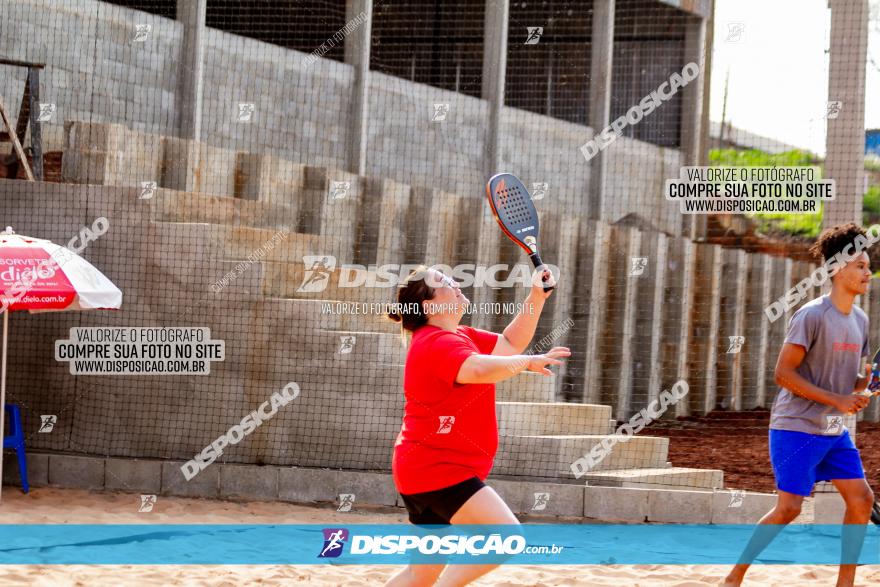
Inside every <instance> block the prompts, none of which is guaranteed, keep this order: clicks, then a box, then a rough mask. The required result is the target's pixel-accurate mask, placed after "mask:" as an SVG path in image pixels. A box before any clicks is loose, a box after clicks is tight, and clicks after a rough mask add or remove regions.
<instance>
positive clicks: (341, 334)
mask: <svg viewBox="0 0 880 587" xmlns="http://www.w3.org/2000/svg"><path fill="white" fill-rule="evenodd" d="M395 326H396V325H395ZM311 335H312V336H316V337H321V338H322V339H323V340H326V341H327V344H326V346H327V349H328V351H329V352H330V353H333V354H335V355H336V358H338V359H342V360H350V361H362V362H363V363H364V364H367V363H369V364H370V365H372V364H374V363H380V364H393V365H395V366H397V365H403V363H404V361H405V360H406V348H404V346H403V344H402V342H401V340H400V335H399V334H391V333H385V332H374V331H367V330H332V329H316V330H314V331H313V333H312V334H311Z"/></svg>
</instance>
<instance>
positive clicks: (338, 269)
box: [296, 255, 559, 293]
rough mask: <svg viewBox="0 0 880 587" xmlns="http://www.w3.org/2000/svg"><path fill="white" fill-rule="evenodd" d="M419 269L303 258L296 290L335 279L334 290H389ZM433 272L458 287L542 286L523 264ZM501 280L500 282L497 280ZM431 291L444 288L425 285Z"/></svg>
mask: <svg viewBox="0 0 880 587" xmlns="http://www.w3.org/2000/svg"><path fill="white" fill-rule="evenodd" d="M418 267H419V265H406V264H404V265H398V264H395V263H391V264H386V265H370V266H366V265H349V264H346V265H339V266H337V264H336V257H334V256H332V255H305V256H304V257H303V268H304V271H303V278H302V283H301V284H300V286H299V287H298V288H297V290H296V291H297V292H299V293H317V292H322V291H324V290H325V289H326V288H327V286H328V285H329V284H330V282H331V277H333V278H334V285H335V286H336V287H343V288H345V287H382V288H392V287H397V286H398V285H400V284H402V283H403V282H404V280H405V279H406V277H407V276H408V275H409V274H410V272H412V271H413V270H415V269H416V268H418ZM433 268H434V269H436V270H438V271H441V272H442V273H443V274H444V275H446V276H448V277H451V278H452V279H454V280H455V281H456V283H457V284H458V285H459V287H462V288H467V287H471V286H475V287H484V286H489V287H495V288H501V287H515V286H522V287H529V286H532V285H540V284H541V274H540V273H539V272H537V271H535V270H534V269H532V268H531V267H530V266H528V265H525V264H517V265H507V264H505V263H498V264H495V265H489V266H484V265H475V264H473V263H461V264H459V265H455V266H449V265H442V264H441V265H434V266H433ZM546 268H547V269H548V270H549V271H550V272H551V273H552V274H553V276H554V277H557V276H558V275H559V268H558V267H557V266H556V265H549V264H548V265H546ZM500 276H503V279H499V277H500ZM428 285H430V286H431V287H441V286H442V285H443V284H442V283H440V282H438V283H428Z"/></svg>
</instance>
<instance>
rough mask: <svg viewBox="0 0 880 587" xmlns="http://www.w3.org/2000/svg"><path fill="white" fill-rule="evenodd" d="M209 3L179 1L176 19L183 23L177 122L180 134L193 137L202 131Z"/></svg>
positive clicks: (197, 139) (192, 0) (198, 137)
mask: <svg viewBox="0 0 880 587" xmlns="http://www.w3.org/2000/svg"><path fill="white" fill-rule="evenodd" d="M207 7H208V0H188V1H186V2H182V1H181V2H178V3H177V20H179V21H180V22H181V23H182V24H183V42H182V45H181V51H180V88H179V94H178V108H177V111H178V117H179V118H178V121H177V125H178V129H179V132H180V136H181V137H183V138H185V139H192V140H194V141H200V140H201V134H202V92H203V88H204V71H205V13H206V11H207Z"/></svg>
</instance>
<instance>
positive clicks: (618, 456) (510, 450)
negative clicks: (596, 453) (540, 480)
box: [494, 434, 669, 479]
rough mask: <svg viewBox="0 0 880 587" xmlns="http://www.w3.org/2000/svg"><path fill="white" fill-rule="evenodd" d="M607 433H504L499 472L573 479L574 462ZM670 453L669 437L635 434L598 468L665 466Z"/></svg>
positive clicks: (621, 443) (499, 452)
mask: <svg viewBox="0 0 880 587" xmlns="http://www.w3.org/2000/svg"><path fill="white" fill-rule="evenodd" d="M609 436H610V435H607V434H567V435H535V436H501V437H500V438H499V446H498V455H497V456H496V458H495V469H494V471H495V473H496V474H498V475H524V476H531V477H546V478H554V479H572V478H574V474H573V473H572V470H571V464H572V463H573V462H575V461H576V460H577V459H579V458H581V457H583V456H584V455H585V454H588V453H589V452H590V449H592V447H593V446H594V445H596V444H599V443H600V442H602V440H603V439H605V438H608V437H609ZM668 453H669V439H668V438H661V437H655V436H635V437H633V438H630V439H629V440H628V441H626V442H619V443H618V444H617V445H615V446H614V447H613V450H612V451H611V452H610V453H609V454H608V456H606V457H605V458H604V459H603V460H602V461H601V462H600V463H598V464H597V465H596V466H595V467H594V468H593V470H594V471H609V470H616V469H624V470H630V469H640V468H641V469H644V468H663V467H665V466H666V462H667V457H668Z"/></svg>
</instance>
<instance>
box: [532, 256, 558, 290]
mask: <svg viewBox="0 0 880 587" xmlns="http://www.w3.org/2000/svg"><path fill="white" fill-rule="evenodd" d="M529 259H530V260H531V261H532V265H534V266H535V269H537V268H538V267H540V266H541V265H543V264H544V262H543V261H542V260H541V256H540V255H539V254H538V253H532V254H531V255H529ZM541 281H544V282H546V281H547V279H546V278H545V277H544V276H543V275H542V276H541ZM552 289H556V286H555V285H547V283H544V291H550V290H552Z"/></svg>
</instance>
